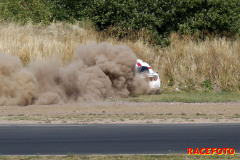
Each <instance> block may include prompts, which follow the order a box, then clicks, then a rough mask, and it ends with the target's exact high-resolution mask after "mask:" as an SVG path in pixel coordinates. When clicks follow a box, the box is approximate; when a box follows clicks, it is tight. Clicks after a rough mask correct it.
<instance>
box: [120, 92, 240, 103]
mask: <svg viewBox="0 0 240 160" xmlns="http://www.w3.org/2000/svg"><path fill="white" fill-rule="evenodd" d="M122 100H124V101H131V102H184V103H205V102H213V103H218V102H240V93H239V92H172V93H162V94H160V95H140V96H133V97H128V98H124V99H122Z"/></svg>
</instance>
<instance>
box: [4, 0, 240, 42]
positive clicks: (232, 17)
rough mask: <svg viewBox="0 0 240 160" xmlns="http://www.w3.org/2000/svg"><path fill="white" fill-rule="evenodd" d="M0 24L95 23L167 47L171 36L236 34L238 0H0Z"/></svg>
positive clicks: (120, 34)
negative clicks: (142, 33)
mask: <svg viewBox="0 0 240 160" xmlns="http://www.w3.org/2000/svg"><path fill="white" fill-rule="evenodd" d="M0 13H1V17H0V18H1V19H4V20H9V19H10V20H14V21H21V22H23V23H25V22H27V21H32V22H34V23H44V24H47V23H49V22H51V21H68V22H74V21H81V20H83V19H87V20H90V21H92V22H93V24H94V25H95V27H96V28H97V29H98V30H106V31H108V29H109V28H114V27H115V28H116V29H115V31H117V33H116V36H118V38H120V39H121V38H124V37H126V36H128V32H129V31H134V32H137V31H140V30H148V31H149V33H151V36H152V39H151V42H152V43H157V44H161V45H162V46H164V45H168V44H169V41H168V40H167V39H166V38H167V37H168V36H169V34H170V33H171V32H178V33H180V34H191V35H195V36H196V37H200V38H204V37H205V36H206V35H207V34H209V33H210V34H218V35H220V36H229V37H232V36H234V35H236V34H237V33H239V32H240V30H239V28H240V3H239V2H238V0H117V1H116V0H92V1H88V0H81V1H76V0H39V1H38V0H29V1H27V0H9V1H8V0H3V2H1V3H0Z"/></svg>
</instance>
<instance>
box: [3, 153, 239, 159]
mask: <svg viewBox="0 0 240 160" xmlns="http://www.w3.org/2000/svg"><path fill="white" fill-rule="evenodd" d="M60 159H61V160H80V159H81V160H96V159H98V160H109V159H111V160H113V159H117V160H125V159H128V160H192V159H194V160H205V159H206V160H212V159H216V160H221V159H224V160H225V159H233V160H237V159H240V155H234V156H230V155H227V156H225V155H222V156H218V155H214V156H188V155H175V154H172V155H115V156H113V155H108V156H107V155H89V156H83V155H68V156H0V160H60Z"/></svg>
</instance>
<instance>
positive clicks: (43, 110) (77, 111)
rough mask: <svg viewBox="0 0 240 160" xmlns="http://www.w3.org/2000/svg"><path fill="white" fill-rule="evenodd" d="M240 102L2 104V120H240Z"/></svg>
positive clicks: (164, 121) (53, 122) (31, 121)
mask: <svg viewBox="0 0 240 160" xmlns="http://www.w3.org/2000/svg"><path fill="white" fill-rule="evenodd" d="M239 122H240V103H162V102H122V101H119V102H95V103H77V104H76V103H75V104H67V105H66V104H64V105H59V104H58V105H29V106H0V124H49V123H50V124H108V123H121V124H129V123H134V124H135V123H141V124H143V123H152V124H158V123H239Z"/></svg>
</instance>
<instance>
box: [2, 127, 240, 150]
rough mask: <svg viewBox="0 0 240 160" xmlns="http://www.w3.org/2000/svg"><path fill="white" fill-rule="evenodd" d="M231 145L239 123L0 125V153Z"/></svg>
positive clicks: (237, 139)
mask: <svg viewBox="0 0 240 160" xmlns="http://www.w3.org/2000/svg"><path fill="white" fill-rule="evenodd" d="M196 147H197V148H219V147H221V148H225V147H228V148H234V149H235V150H236V152H237V153H239V152H240V124H181V125H180V124H178V125H176V124H168V125H167V124H166V125H0V155H36V154H38V155H66V154H170V153H184V154H186V153H187V148H196Z"/></svg>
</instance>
